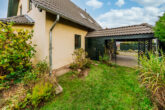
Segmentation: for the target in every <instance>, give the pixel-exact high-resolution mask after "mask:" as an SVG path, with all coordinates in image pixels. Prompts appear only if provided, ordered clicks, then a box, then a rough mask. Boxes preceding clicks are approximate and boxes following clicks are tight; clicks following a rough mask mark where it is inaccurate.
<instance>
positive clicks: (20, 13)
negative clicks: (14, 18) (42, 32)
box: [20, 5, 22, 15]
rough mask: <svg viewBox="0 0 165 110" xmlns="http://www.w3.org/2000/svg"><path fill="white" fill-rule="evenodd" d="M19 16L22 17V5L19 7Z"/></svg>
mask: <svg viewBox="0 0 165 110" xmlns="http://www.w3.org/2000/svg"><path fill="white" fill-rule="evenodd" d="M20 15H22V5H21V6H20Z"/></svg>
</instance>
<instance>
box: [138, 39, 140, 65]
mask: <svg viewBox="0 0 165 110" xmlns="http://www.w3.org/2000/svg"><path fill="white" fill-rule="evenodd" d="M138 65H140V40H138Z"/></svg>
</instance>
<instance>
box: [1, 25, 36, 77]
mask: <svg viewBox="0 0 165 110" xmlns="http://www.w3.org/2000/svg"><path fill="white" fill-rule="evenodd" d="M32 36H33V32H29V31H28V30H26V31H25V30H23V29H20V30H14V29H13V27H12V23H9V24H4V23H2V22H0V76H4V75H7V77H6V78H8V79H16V78H18V77H20V76H22V75H23V73H24V72H26V71H28V70H30V69H31V68H32V63H31V58H32V57H33V56H34V55H35V49H34V45H32V42H31V39H32Z"/></svg>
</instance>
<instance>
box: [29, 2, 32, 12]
mask: <svg viewBox="0 0 165 110" xmlns="http://www.w3.org/2000/svg"><path fill="white" fill-rule="evenodd" d="M30 10H32V0H28V12H29V11H30Z"/></svg>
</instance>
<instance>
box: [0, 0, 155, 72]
mask: <svg viewBox="0 0 165 110" xmlns="http://www.w3.org/2000/svg"><path fill="white" fill-rule="evenodd" d="M0 20H1V21H3V22H10V21H14V22H15V25H14V27H15V28H23V29H29V30H34V37H33V43H34V44H36V45H37V47H36V50H37V53H36V57H35V58H34V60H33V62H34V63H36V62H38V61H40V60H43V59H45V58H49V59H48V60H49V63H50V67H51V70H57V69H59V68H63V67H65V66H67V65H69V64H70V63H72V62H73V58H72V53H73V52H74V50H75V49H77V48H84V49H86V51H87V52H88V54H89V57H90V58H92V59H97V60H98V59H99V56H100V55H103V54H104V46H105V45H106V44H105V43H106V42H107V41H109V40H115V41H139V42H141V41H143V42H145V41H148V42H150V43H151V40H152V39H153V38H154V35H153V31H152V27H151V26H150V25H148V24H140V25H133V26H125V27H119V28H112V29H102V27H101V26H100V25H99V24H98V23H97V22H96V21H95V20H94V19H93V18H92V17H91V16H90V15H89V14H88V13H87V12H86V11H84V10H82V9H81V8H79V7H78V6H76V5H75V4H74V3H73V2H72V1H71V0H9V6H8V18H5V19H0Z"/></svg>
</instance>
